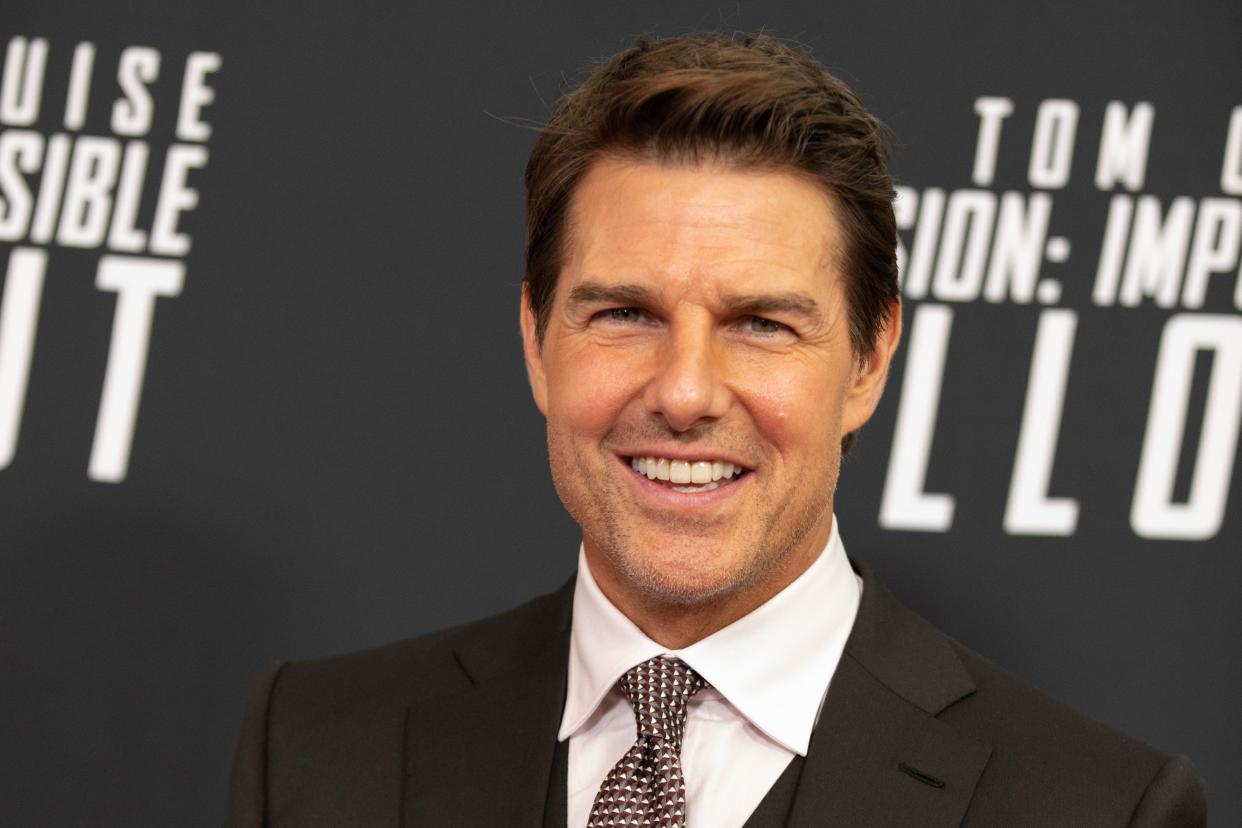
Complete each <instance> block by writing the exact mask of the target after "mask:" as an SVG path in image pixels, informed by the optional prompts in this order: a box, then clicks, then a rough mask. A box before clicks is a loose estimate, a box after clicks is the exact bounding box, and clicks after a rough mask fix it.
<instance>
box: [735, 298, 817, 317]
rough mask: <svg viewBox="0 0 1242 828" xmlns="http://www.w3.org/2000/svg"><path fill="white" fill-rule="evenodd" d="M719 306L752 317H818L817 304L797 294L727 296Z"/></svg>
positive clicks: (811, 299)
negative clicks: (771, 315)
mask: <svg viewBox="0 0 1242 828" xmlns="http://www.w3.org/2000/svg"><path fill="white" fill-rule="evenodd" d="M721 305H722V306H723V307H724V309H725V310H726V311H728V312H729V313H734V314H748V315H752V316H763V315H765V314H779V313H790V314H797V315H798V316H806V317H814V316H818V315H819V303H818V302H816V301H815V300H814V299H813V298H812V297H810V296H808V295H807V294H805V293H798V292H793V293H758V294H753V295H747V296H729V297H726V298H725V299H724V301H722V302H721Z"/></svg>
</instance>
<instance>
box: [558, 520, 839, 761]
mask: <svg viewBox="0 0 1242 828" xmlns="http://www.w3.org/2000/svg"><path fill="white" fill-rule="evenodd" d="M859 597H860V586H859V580H858V578H857V577H856V576H855V575H854V572H853V570H852V569H851V568H850V564H849V561H848V559H847V558H846V556H845V547H844V546H843V545H842V543H841V537H840V535H839V533H838V531H837V520H836V517H835V516H834V517H833V520H832V532H831V535H830V536H829V538H828V544H827V545H826V546H825V547H824V551H823V552H822V553H821V554H820V555H819V557H817V558H816V559H815V562H814V563H812V564H811V565H810V566H809V567H808V568H807V570H806V571H805V572H803V573H802V574H801V575H799V576H798V578H797V579H796V580H794V582H793V583H791V584H790V585H789V586H787V587H785V589H783V590H781V591H780V592H779V593H777V594H776V595H774V596H773V597H772V598H770V599H769V600H768V601H767V602H766V603H764V604H763V605H761V606H759V607H758V608H756V609H755V610H753V611H752V612H751V613H749V614H748V615H746V616H743V617H742V618H739V619H738V620H737V621H735V622H733V623H732V624H730V625H729V626H727V627H724V628H723V629H721V630H718V631H716V632H715V633H712V634H711V635H710V636H708V637H707V638H704V639H703V640H701V641H698V642H696V643H694V644H692V645H690V646H689V647H686V648H684V649H682V650H668V649H666V648H665V647H662V646H661V645H660V644H657V643H656V642H655V641H652V640H651V639H650V638H648V637H647V636H646V635H645V634H643V632H642V630H640V629H639V628H638V627H637V626H635V624H634V622H632V621H630V619H629V618H627V617H626V616H625V615H624V614H623V613H622V612H621V611H620V610H619V609H617V608H616V606H614V605H613V603H612V602H611V601H609V600H608V598H607V597H605V596H604V593H603V592H601V591H600V588H599V586H598V584H596V583H595V579H594V578H593V577H592V576H591V571H590V567H589V566H588V565H587V561H586V555H585V554H584V553H583V551H582V550H581V549H580V550H579V553H578V576H577V583H576V585H575V589H574V606H573V628H572V631H571V633H570V644H569V676H568V687H567V693H566V699H565V712H564V714H563V716H562V717H561V729H560V733H559V734H558V737H557V738H558V739H562V740H564V739H567V738H569V737H570V736H573V735H574V734H575V733H577V732H579V731H580V730H582V729H583V728H584V726H585V725H586V724H587V721H588V719H589V718H590V717H591V715H592V714H593V713H594V712H595V710H596V708H597V707H599V705H600V702H601V701H602V700H603V699H604V697H605V696H606V695H607V693H608V691H609V690H611V689H612V687H613V685H615V684H616V682H617V680H618V679H619V678H620V677H621V676H622V675H623V674H624V673H625V671H626V670H628V669H630V668H631V667H633V666H634V665H636V664H640V663H642V662H643V661H646V660H647V659H649V658H654V657H655V656H658V655H669V656H675V657H677V658H680V659H681V660H682V661H684V662H686V663H687V664H688V665H690V666H691V667H693V668H694V669H695V670H696V671H697V672H698V673H699V675H701V676H703V678H705V679H707V681H708V682H709V683H710V684H711V685H712V686H713V687H714V688H716V691H717V692H719V693H720V695H721V696H723V697H724V699H725V700H726V701H728V703H729V704H730V705H732V706H733V707H734V708H735V709H737V711H738V712H739V713H741V714H742V715H743V716H744V717H745V718H746V719H748V720H749V721H750V722H751V724H753V725H754V726H755V727H757V728H758V729H759V730H761V731H763V732H764V733H765V734H767V735H768V736H769V737H770V738H772V739H773V740H775V741H777V742H779V743H780V744H781V745H783V746H784V747H785V748H787V749H789V750H791V751H793V752H794V753H797V754H800V755H803V756H805V755H806V751H807V746H808V745H809V744H810V741H811V731H812V730H813V729H814V727H815V721H816V719H817V718H818V715H819V707H820V703H821V702H822V701H823V698H824V693H825V691H826V690H827V688H828V682H829V680H831V678H832V675H833V673H834V672H836V669H837V664H838V662H840V660H841V653H842V651H843V650H844V649H845V641H846V639H847V638H849V633H850V629H851V627H853V625H854V616H855V614H856V613H857V611H858V603H859Z"/></svg>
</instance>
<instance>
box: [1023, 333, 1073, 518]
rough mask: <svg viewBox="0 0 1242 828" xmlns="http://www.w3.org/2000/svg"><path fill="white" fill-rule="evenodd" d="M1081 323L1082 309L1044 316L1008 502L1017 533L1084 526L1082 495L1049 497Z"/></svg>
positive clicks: (1028, 388)
mask: <svg viewBox="0 0 1242 828" xmlns="http://www.w3.org/2000/svg"><path fill="white" fill-rule="evenodd" d="M1077 326H1078V314H1076V313H1075V312H1074V311H1072V310H1064V309H1059V310H1046V311H1044V312H1043V313H1042V314H1040V316H1039V332H1038V333H1036V335H1035V357H1034V359H1032V360H1031V377H1030V380H1029V381H1028V382H1027V386H1026V404H1025V406H1024V407H1023V410H1022V430H1021V432H1020V433H1019V436H1018V454H1017V457H1016V459H1015V460H1014V464H1013V477H1012V478H1011V479H1010V481H1009V502H1008V503H1006V504H1005V531H1006V532H1008V533H1009V534H1011V535H1072V534H1074V529H1075V528H1077V526H1078V501H1077V500H1074V499H1073V498H1068V497H1048V483H1049V480H1050V479H1051V478H1052V464H1053V461H1054V460H1055V459H1056V451H1057V434H1058V433H1059V432H1060V430H1061V412H1062V410H1063V409H1064V405H1065V382H1066V379H1067V378H1068V377H1069V366H1070V356H1071V355H1072V354H1073V351H1074V330H1075V328H1076V327H1077Z"/></svg>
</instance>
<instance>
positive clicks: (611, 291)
mask: <svg viewBox="0 0 1242 828" xmlns="http://www.w3.org/2000/svg"><path fill="white" fill-rule="evenodd" d="M655 298H656V296H655V293H653V292H652V291H651V290H650V289H649V288H646V287H643V286H642V285H635V284H616V285H612V284H606V283H604V282H582V283H580V284H577V285H574V287H573V290H571V291H569V298H568V299H567V300H566V301H567V302H568V303H569V304H570V305H594V304H600V303H606V304H609V305H620V306H627V307H628V306H630V305H651V304H652V303H654V302H655Z"/></svg>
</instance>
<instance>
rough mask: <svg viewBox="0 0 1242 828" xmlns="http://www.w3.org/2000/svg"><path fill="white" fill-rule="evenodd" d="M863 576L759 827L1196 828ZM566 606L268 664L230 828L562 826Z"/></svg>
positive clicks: (1140, 779) (1006, 678)
mask: <svg viewBox="0 0 1242 828" xmlns="http://www.w3.org/2000/svg"><path fill="white" fill-rule="evenodd" d="M859 570H860V573H861V575H862V577H863V582H864V588H863V598H862V604H861V606H860V607H859V611H858V617H857V620H856V621H855V624H854V629H853V631H852V632H851V634H850V638H849V643H848V644H847V646H846V649H845V654H844V656H843V657H842V660H841V663H840V666H839V667H838V669H837V672H836V675H835V676H834V677H833V679H832V684H831V686H830V688H829V690H828V695H827V698H826V700H825V702H824V707H823V712H822V715H821V718H820V721H819V725H818V727H817V728H816V730H815V733H814V736H813V737H812V740H811V746H810V750H809V752H808V755H807V759H806V762H805V764H804V765H803V767H802V770H801V776H800V778H799V779H798V781H797V788H796V790H795V791H794V793H793V795H792V796H793V802H792V808H791V809H789V811H788V814H787V821H786V818H785V817H784V816H782V817H781V818H779V819H775V818H771V817H768V818H766V820H771V821H766V820H765V821H763V822H762V824H763V825H764V826H775V825H777V824H787V825H791V826H811V825H845V826H854V825H858V826H889V825H892V826H950V825H959V824H960V825H971V826H977V825H988V826H1025V825H1040V826H1045V825H1046V826H1093V827H1094V826H1123V825H1132V826H1155V825H1162V826H1164V825H1167V826H1183V825H1184V826H1195V825H1203V824H1204V822H1205V817H1204V812H1205V804H1204V797H1203V789H1202V785H1201V782H1200V780H1199V776H1198V773H1197V772H1196V770H1195V768H1194V766H1193V765H1192V764H1191V763H1190V762H1189V761H1188V760H1187V759H1185V758H1184V757H1169V756H1166V755H1163V754H1161V753H1159V752H1158V751H1156V750H1154V749H1152V748H1150V747H1148V746H1146V745H1144V744H1141V743H1139V742H1137V741H1134V740H1132V739H1128V738H1126V737H1125V736H1122V735H1120V734H1118V733H1116V732H1114V731H1111V730H1109V729H1107V728H1105V727H1103V726H1102V725H1099V724H1096V723H1094V722H1092V721H1089V720H1087V719H1085V718H1083V717H1082V716H1080V715H1078V714H1077V713H1074V712H1073V711H1071V710H1069V709H1068V708H1066V707H1064V706H1062V705H1060V704H1058V703H1057V702H1055V701H1052V700H1051V699H1049V698H1047V697H1046V696H1044V695H1042V694H1041V693H1039V692H1038V691H1036V690H1034V689H1033V688H1031V687H1029V686H1028V685H1026V684H1025V683H1023V682H1021V681H1019V680H1017V679H1015V678H1013V677H1012V676H1010V675H1008V674H1007V673H1005V672H1004V671H1003V670H1001V669H1000V668H998V667H997V666H995V665H994V664H991V663H990V662H988V661H986V660H984V659H983V658H981V657H980V656H978V655H976V654H975V653H973V652H971V651H970V650H968V649H966V648H965V647H963V646H962V645H961V644H959V643H957V642H956V641H954V640H952V639H950V638H949V637H947V636H945V635H944V634H942V633H940V632H938V631H937V630H936V629H934V628H933V627H932V626H931V625H929V624H928V623H927V622H926V621H924V620H923V619H922V618H920V617H918V616H917V615H915V614H914V613H913V612H911V611H910V610H909V609H907V608H906V607H904V606H902V605H901V604H900V603H899V602H898V601H897V599H896V598H894V597H893V595H892V594H891V593H890V592H888V591H887V590H886V589H885V588H884V586H883V585H882V584H881V583H880V582H879V581H878V580H877V579H876V578H875V576H874V574H873V573H872V572H871V571H870V570H868V569H867V568H866V567H859ZM572 599H573V582H572V581H571V582H570V583H569V584H566V586H565V587H563V588H562V589H560V590H559V591H557V592H555V593H553V594H551V595H547V596H544V597H542V598H538V599H536V600H534V601H532V602H530V603H529V604H526V605H524V606H522V607H519V608H517V609H515V610H512V611H510V612H508V613H505V614H504V615H500V616H497V617H494V618H490V619H486V620H483V621H479V622H476V623H473V624H469V625H467V626H464V627H458V628H455V629H451V630H447V631H444V632H441V633H436V634H433V635H429V636H425V637H422V638H416V639H412V640H410V641H404V642H400V643H397V644H391V645H389V646H386V647H381V648H379V649H375V650H369V651H366V652H362V653H356V654H351V655H345V656H340V657H337V658H330V659H325V660H322V661H311V662H291V663H282V664H275V665H273V666H272V667H270V668H269V669H268V670H266V671H265V672H264V673H262V674H261V676H260V677H259V680H258V681H257V682H256V686H255V689H254V692H253V695H252V698H251V699H250V703H249V705H248V708H247V711H246V716H245V721H244V724H243V728H242V736H241V741H240V744H239V746H238V749H237V756H236V760H235V765H234V771H233V783H232V796H231V802H230V809H229V820H228V824H229V825H230V826H235V828H241V827H242V826H259V825H272V826H285V825H295V826H318V825H325V826H326V825H332V826H346V825H348V826H371V825H376V826H396V825H419V826H424V825H431V826H536V827H538V826H543V825H544V824H545V809H547V810H548V822H547V824H551V825H562V826H563V825H564V823H565V810H564V802H565V784H566V782H565V777H564V774H563V772H560V773H552V767H553V764H554V758H556V759H559V761H558V762H557V765H558V766H559V767H561V768H563V759H564V754H563V752H562V753H559V754H558V753H557V749H556V732H557V729H558V727H559V725H560V718H561V709H562V705H563V703H564V697H565V675H566V669H567V664H568V651H569V623H570V607H571V605H572ZM558 809H559V813H557V812H556V811H557V810H558ZM781 811H783V809H778V812H781ZM760 819H761V818H760V817H756V820H760ZM691 820H692V821H693V814H691ZM756 820H752V824H754V823H755V822H756ZM692 824H693V822H692ZM702 828H710V826H703V827H702Z"/></svg>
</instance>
